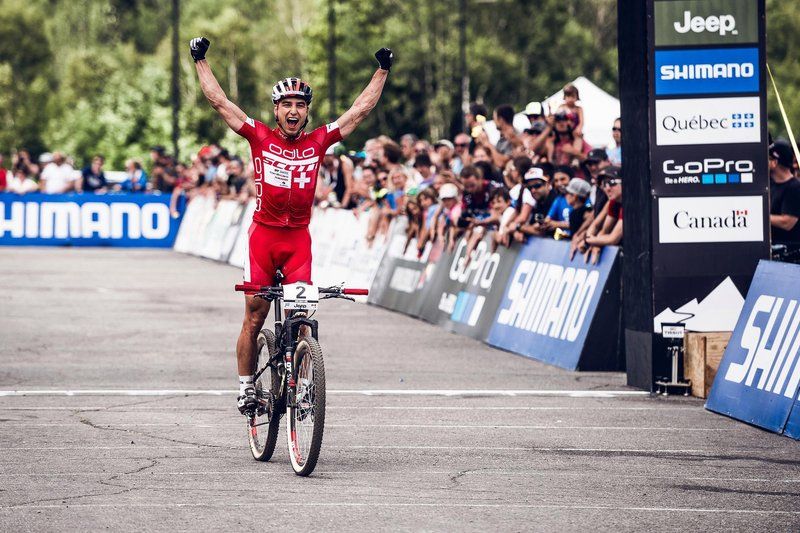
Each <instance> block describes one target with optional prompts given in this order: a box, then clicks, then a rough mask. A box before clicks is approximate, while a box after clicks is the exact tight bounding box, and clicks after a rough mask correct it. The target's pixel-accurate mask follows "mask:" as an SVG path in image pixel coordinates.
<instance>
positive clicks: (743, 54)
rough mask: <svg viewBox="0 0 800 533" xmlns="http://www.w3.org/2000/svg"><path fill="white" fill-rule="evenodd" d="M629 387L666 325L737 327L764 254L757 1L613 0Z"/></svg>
mask: <svg viewBox="0 0 800 533" xmlns="http://www.w3.org/2000/svg"><path fill="white" fill-rule="evenodd" d="M618 20H620V21H622V20H625V21H627V22H626V23H625V24H620V25H619V65H620V97H621V98H620V100H621V104H622V122H623V124H624V125H625V127H624V128H623V133H622V135H623V145H624V146H625V158H624V159H623V172H622V173H623V176H624V181H623V183H624V197H623V201H624V209H625V211H626V214H628V216H627V217H626V220H625V225H626V228H625V257H624V260H623V279H624V280H625V283H624V288H623V290H624V294H623V301H624V302H625V305H624V309H623V314H624V321H625V328H624V329H625V343H626V344H625V345H626V362H627V371H628V382H629V384H631V385H634V386H637V387H640V388H644V389H649V390H653V386H654V382H655V379H656V378H657V377H658V376H663V375H666V374H667V373H668V364H669V360H668V358H667V357H666V353H665V346H664V344H663V339H662V338H661V336H660V331H661V324H662V323H675V322H679V323H683V324H685V325H686V326H687V329H690V330H694V331H701V332H702V331H732V330H733V328H734V326H735V325H736V317H737V316H738V314H739V311H740V310H741V308H742V305H743V302H744V298H743V294H746V292H747V290H748V287H749V285H750V282H751V280H752V278H753V274H754V272H755V269H756V265H757V264H758V262H759V260H761V259H766V258H768V257H769V204H768V191H769V175H768V167H767V139H768V135H767V124H766V97H765V95H766V51H765V34H766V22H765V5H764V0H706V1H703V2H698V1H695V0H646V1H644V2H643V1H641V0H620V1H619V3H618Z"/></svg>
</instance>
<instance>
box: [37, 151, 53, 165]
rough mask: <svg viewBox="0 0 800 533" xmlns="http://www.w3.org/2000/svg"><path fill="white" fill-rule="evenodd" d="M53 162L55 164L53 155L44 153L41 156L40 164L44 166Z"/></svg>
mask: <svg viewBox="0 0 800 533" xmlns="http://www.w3.org/2000/svg"><path fill="white" fill-rule="evenodd" d="M52 162H53V154H51V153H50V152H44V153H43V154H42V155H40V156H39V163H41V164H43V165H46V164H47V163H52Z"/></svg>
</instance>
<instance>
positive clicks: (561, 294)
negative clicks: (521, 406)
mask: <svg viewBox="0 0 800 533" xmlns="http://www.w3.org/2000/svg"><path fill="white" fill-rule="evenodd" d="M617 253H618V250H617V248H616V247H613V246H609V247H606V248H604V249H603V253H602V254H601V256H600V261H599V262H598V264H597V265H591V264H587V263H586V262H585V261H584V259H583V257H582V256H578V257H576V258H575V259H570V257H569V244H568V243H566V242H559V241H554V240H548V239H531V241H529V242H528V243H527V244H526V245H525V246H523V247H522V248H520V250H519V252H518V254H517V259H516V262H515V264H514V268H513V270H512V272H511V275H510V277H509V279H508V283H507V286H506V289H505V291H504V292H503V296H502V299H501V301H500V305H499V308H498V310H497V314H496V316H495V319H494V323H493V324H492V327H491V330H490V332H489V337H488V340H487V342H488V343H489V344H491V345H492V346H497V347H498V348H503V349H505V350H509V351H512V352H516V353H519V354H522V355H525V356H527V357H531V358H533V359H537V360H539V361H544V362H545V363H549V364H552V365H556V366H559V367H561V368H566V369H568V370H617V369H619V368H620V367H621V362H619V361H617V358H616V354H617V349H616V348H617V339H618V335H619V304H620V302H619V283H618V272H616V262H617V261H616V260H617Z"/></svg>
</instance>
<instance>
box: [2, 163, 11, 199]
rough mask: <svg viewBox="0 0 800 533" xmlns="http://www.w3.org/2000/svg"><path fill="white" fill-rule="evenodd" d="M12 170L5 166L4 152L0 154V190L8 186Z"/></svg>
mask: <svg viewBox="0 0 800 533" xmlns="http://www.w3.org/2000/svg"><path fill="white" fill-rule="evenodd" d="M11 176H12V174H11V172H10V171H8V170H6V169H5V167H3V154H0V192H3V191H5V190H6V189H7V188H8V182H9V181H11Z"/></svg>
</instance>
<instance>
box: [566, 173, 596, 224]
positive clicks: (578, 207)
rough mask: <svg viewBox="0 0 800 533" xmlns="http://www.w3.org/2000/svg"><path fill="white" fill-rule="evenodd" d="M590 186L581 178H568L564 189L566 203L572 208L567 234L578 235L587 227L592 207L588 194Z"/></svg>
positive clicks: (590, 190) (590, 189) (590, 218)
mask: <svg viewBox="0 0 800 533" xmlns="http://www.w3.org/2000/svg"><path fill="white" fill-rule="evenodd" d="M591 192H592V186H591V185H589V182H588V181H586V180H583V179H581V178H572V179H571V180H569V184H568V185H567V190H566V198H567V203H568V204H569V206H570V207H571V208H572V211H570V213H569V234H570V235H573V236H575V235H579V234H580V233H581V231H585V230H586V228H588V227H589V224H590V223H591V220H592V218H594V217H593V213H592V208H591V206H590V205H589V202H588V200H589V194H591Z"/></svg>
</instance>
